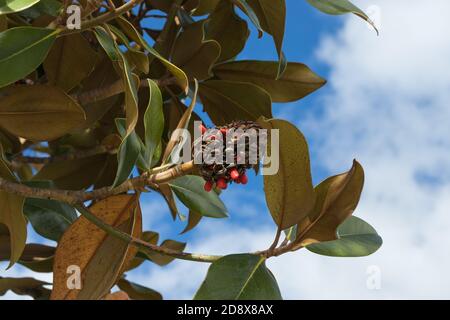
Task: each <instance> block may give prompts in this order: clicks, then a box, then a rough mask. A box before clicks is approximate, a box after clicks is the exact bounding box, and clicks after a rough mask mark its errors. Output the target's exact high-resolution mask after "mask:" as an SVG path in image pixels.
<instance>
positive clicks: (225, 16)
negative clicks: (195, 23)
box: [205, 1, 250, 62]
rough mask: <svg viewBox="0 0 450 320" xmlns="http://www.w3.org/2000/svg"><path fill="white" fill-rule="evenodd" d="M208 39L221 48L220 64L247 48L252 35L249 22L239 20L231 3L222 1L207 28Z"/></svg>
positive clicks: (212, 14) (209, 19) (211, 16)
mask: <svg viewBox="0 0 450 320" xmlns="http://www.w3.org/2000/svg"><path fill="white" fill-rule="evenodd" d="M205 28H206V29H205V30H206V39H212V40H216V41H217V42H218V43H219V44H220V47H221V52H220V57H219V60H218V62H222V61H228V60H231V59H233V58H234V57H236V56H237V55H238V54H239V53H240V52H241V51H242V50H243V49H244V47H245V44H246V42H247V39H248V36H249V34H250V32H249V30H248V27H247V22H246V21H244V20H242V19H241V18H239V16H237V15H236V13H235V12H234V9H233V5H232V4H231V2H229V1H220V2H219V4H218V5H217V7H216V9H215V10H214V12H213V13H211V15H210V16H209V18H208V23H207V24H206V26H205Z"/></svg>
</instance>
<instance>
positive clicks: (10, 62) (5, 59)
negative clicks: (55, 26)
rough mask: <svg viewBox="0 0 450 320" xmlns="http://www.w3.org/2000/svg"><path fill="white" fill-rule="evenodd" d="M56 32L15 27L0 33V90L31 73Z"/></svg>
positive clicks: (43, 55) (45, 53) (45, 54)
mask: <svg viewBox="0 0 450 320" xmlns="http://www.w3.org/2000/svg"><path fill="white" fill-rule="evenodd" d="M57 33H58V31H55V30H51V29H43V28H34V27H17V28H12V29H8V30H5V31H3V32H1V33H0V48H2V50H1V51H0V70H1V71H2V72H1V73H0V88H1V87H4V86H7V85H8V84H11V83H13V82H15V81H17V80H20V79H22V78H24V77H26V76H27V75H29V74H30V73H31V72H33V71H34V70H35V69H36V68H37V67H38V66H39V65H40V64H41V63H42V61H44V59H45V57H46V56H47V53H48V51H49V50H50V48H51V46H52V44H53V42H54V41H55V38H56V34H57Z"/></svg>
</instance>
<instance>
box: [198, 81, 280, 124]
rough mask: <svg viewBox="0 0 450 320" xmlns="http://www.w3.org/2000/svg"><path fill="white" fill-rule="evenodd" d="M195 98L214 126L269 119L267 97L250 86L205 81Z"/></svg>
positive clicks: (260, 90)
mask: <svg viewBox="0 0 450 320" xmlns="http://www.w3.org/2000/svg"><path fill="white" fill-rule="evenodd" d="M199 95H200V99H201V101H202V104H203V106H204V108H205V111H206V112H207V113H208V115H209V116H210V117H211V120H212V121H213V122H214V123H215V124H216V125H225V124H228V123H231V122H233V121H236V120H237V119H239V120H253V121H254V120H257V119H258V118H259V117H261V116H264V117H266V118H272V102H271V100H270V96H269V94H268V93H267V92H266V91H265V90H264V89H261V88H260V87H258V86H255V85H254V84H251V83H246V82H234V81H225V80H209V81H206V82H203V83H201V84H200V90H199Z"/></svg>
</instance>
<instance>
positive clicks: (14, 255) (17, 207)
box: [0, 150, 27, 291]
mask: <svg viewBox="0 0 450 320" xmlns="http://www.w3.org/2000/svg"><path fill="white" fill-rule="evenodd" d="M1 153H2V154H1V158H0V177H2V178H3V179H6V180H8V181H11V182H17V178H16V177H15V176H14V174H13V173H12V172H11V171H10V170H9V168H8V166H7V165H6V163H5V162H4V160H3V150H2V152H1ZM24 201H25V199H24V198H23V197H20V196H17V195H15V194H12V193H8V192H5V191H0V228H3V227H2V226H5V227H6V228H7V229H8V232H9V241H10V250H11V255H10V259H9V260H10V263H9V266H8V268H10V267H12V265H14V263H16V262H17V261H18V260H19V258H20V256H21V255H22V252H23V250H24V248H25V243H26V240H27V220H26V219H25V216H24V215H23V203H24ZM0 291H1V290H0Z"/></svg>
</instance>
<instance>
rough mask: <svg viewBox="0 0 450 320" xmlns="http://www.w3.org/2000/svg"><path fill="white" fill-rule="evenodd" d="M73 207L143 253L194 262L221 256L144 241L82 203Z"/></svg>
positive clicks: (212, 259) (209, 260)
mask: <svg viewBox="0 0 450 320" xmlns="http://www.w3.org/2000/svg"><path fill="white" fill-rule="evenodd" d="M75 208H76V209H77V210H78V212H80V214H81V215H82V216H83V217H85V218H86V219H88V220H89V221H90V222H92V223H93V224H95V225H96V226H97V227H99V228H100V229H102V230H103V231H105V232H106V233H108V234H110V235H113V236H115V237H117V238H119V239H122V240H123V241H125V242H127V243H129V244H131V245H133V246H135V247H137V248H138V249H139V251H141V252H142V253H144V254H147V253H149V251H151V252H157V253H160V254H163V255H166V256H171V257H174V258H177V259H182V260H189V261H196V262H209V263H211V262H214V261H217V260H218V259H220V258H221V257H222V256H215V255H205V254H196V253H188V252H179V251H176V250H172V249H169V248H163V247H160V246H157V245H154V244H151V243H148V242H145V241H143V240H141V239H137V238H135V237H133V236H131V235H129V234H128V233H125V232H123V231H120V230H118V229H116V228H115V227H113V226H111V225H109V224H107V223H105V222H104V221H102V220H101V219H100V218H98V217H97V216H96V215H94V214H93V213H91V212H90V211H89V209H88V208H86V206H84V205H83V204H79V205H76V206H75Z"/></svg>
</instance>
